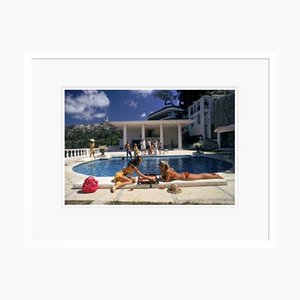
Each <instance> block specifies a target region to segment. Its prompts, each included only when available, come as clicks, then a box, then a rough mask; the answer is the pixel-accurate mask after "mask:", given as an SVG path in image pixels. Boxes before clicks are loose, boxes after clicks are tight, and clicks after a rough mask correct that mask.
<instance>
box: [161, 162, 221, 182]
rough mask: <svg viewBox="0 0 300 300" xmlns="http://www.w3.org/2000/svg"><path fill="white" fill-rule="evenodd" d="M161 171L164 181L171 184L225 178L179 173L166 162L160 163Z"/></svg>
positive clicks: (212, 175) (213, 174) (208, 174)
mask: <svg viewBox="0 0 300 300" xmlns="http://www.w3.org/2000/svg"><path fill="white" fill-rule="evenodd" d="M159 170H160V174H161V178H162V179H163V181H166V182H169V181H171V180H188V181H190V180H197V179H216V178H223V177H221V176H220V175H218V174H216V173H201V174H191V173H189V172H183V173H177V172H176V171H175V170H174V169H173V168H171V167H170V166H169V163H168V162H167V161H166V160H161V161H160V162H159Z"/></svg>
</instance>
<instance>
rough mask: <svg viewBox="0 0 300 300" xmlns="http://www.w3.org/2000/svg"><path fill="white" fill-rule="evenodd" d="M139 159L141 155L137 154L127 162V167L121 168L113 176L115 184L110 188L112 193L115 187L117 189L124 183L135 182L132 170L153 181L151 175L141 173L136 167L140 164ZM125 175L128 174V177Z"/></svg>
mask: <svg viewBox="0 0 300 300" xmlns="http://www.w3.org/2000/svg"><path fill="white" fill-rule="evenodd" d="M141 161H142V159H141V157H140V156H138V157H137V158H135V159H133V160H131V161H130V162H129V163H128V165H127V167H125V168H123V169H122V170H121V171H119V172H117V173H116V174H115V177H114V180H115V184H114V185H113V186H112V187H111V189H110V191H111V192H112V193H114V192H115V190H116V189H119V188H121V187H123V186H125V185H128V184H132V183H135V179H134V178H133V172H135V173H137V174H138V175H139V176H141V177H143V178H146V179H148V180H150V181H153V179H152V178H151V177H148V176H145V175H144V174H143V173H141V172H140V171H139V169H138V167H139V166H140V164H141ZM127 175H129V177H128V176H127Z"/></svg>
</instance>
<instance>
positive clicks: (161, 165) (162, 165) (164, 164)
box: [159, 160, 170, 169]
mask: <svg viewBox="0 0 300 300" xmlns="http://www.w3.org/2000/svg"><path fill="white" fill-rule="evenodd" d="M159 166H160V167H164V168H165V169H169V168H170V165H169V163H168V162H167V161H166V160H161V161H160V162H159Z"/></svg>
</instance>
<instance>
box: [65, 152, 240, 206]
mask: <svg viewBox="0 0 300 300" xmlns="http://www.w3.org/2000/svg"><path fill="white" fill-rule="evenodd" d="M163 155H164V156H165V155H199V154H195V151H191V150H172V151H169V152H168V153H167V154H163ZM201 155H205V156H207V157H211V158H215V159H225V160H228V161H229V162H232V159H231V158H226V156H223V155H222V156H221V155H220V154H217V153H206V152H204V154H201ZM123 156H124V157H126V154H125V151H121V152H106V153H105V156H101V155H99V156H98V157H96V159H109V158H111V157H123ZM91 160H94V158H70V159H68V160H66V161H65V204H66V205H72V204H73V205H107V204H108V205H109V204H115V205H133V204H137V205H143V204H150V205H157V204H161V205H163V204H173V205H182V204H187V205H234V204H235V174H234V168H232V169H231V170H227V171H226V172H219V173H218V174H220V175H221V176H222V177H223V179H202V180H195V181H177V180H176V181H172V182H168V183H165V182H159V184H153V185H152V187H150V185H148V184H142V185H138V184H136V183H135V184H132V185H128V186H125V187H123V188H121V189H118V190H116V191H115V193H111V192H110V187H111V186H112V185H113V184H114V183H113V182H112V180H113V177H95V178H96V179H97V180H98V184H99V188H98V190H97V191H96V192H94V193H90V194H85V193H83V192H82V191H81V186H82V183H83V181H84V179H85V178H87V177H88V176H87V175H84V174H79V173H76V172H74V171H73V170H72V168H73V167H74V166H75V165H77V164H80V163H83V162H88V161H91ZM182 171H183V170H182ZM173 183H177V184H178V186H179V187H180V189H181V190H182V192H181V193H179V194H171V193H168V192H167V189H168V187H170V185H171V184H173Z"/></svg>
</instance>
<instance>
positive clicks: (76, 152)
mask: <svg viewBox="0 0 300 300" xmlns="http://www.w3.org/2000/svg"><path fill="white" fill-rule="evenodd" d="M97 153H99V149H98V148H95V154H97ZM76 157H90V149H89V148H82V149H65V159H70V158H76Z"/></svg>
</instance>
